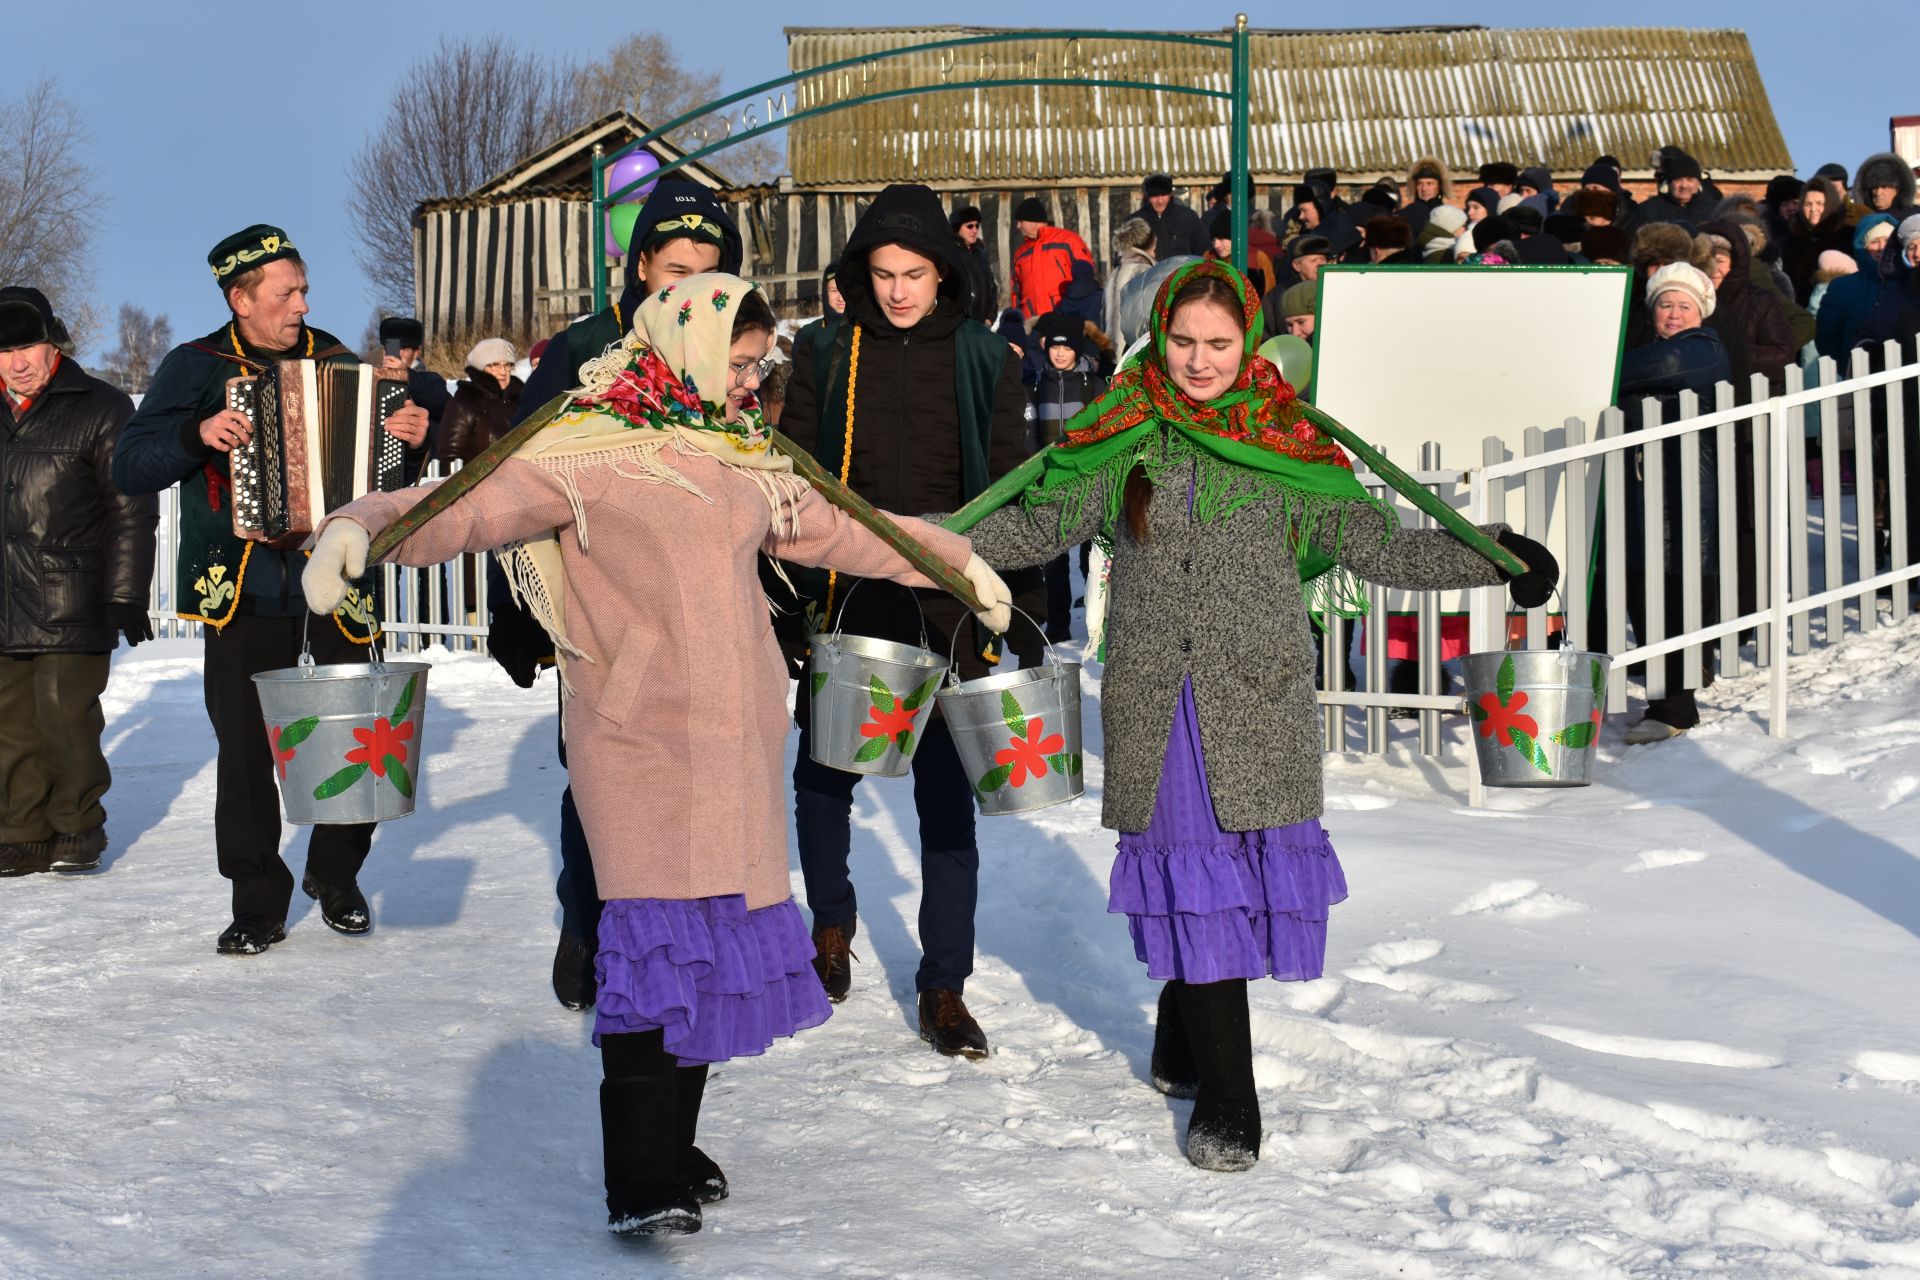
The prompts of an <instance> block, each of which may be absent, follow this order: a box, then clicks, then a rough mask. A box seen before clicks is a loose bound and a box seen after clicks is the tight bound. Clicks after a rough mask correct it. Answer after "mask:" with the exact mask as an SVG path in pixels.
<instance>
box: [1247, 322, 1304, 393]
mask: <svg viewBox="0 0 1920 1280" xmlns="http://www.w3.org/2000/svg"><path fill="white" fill-rule="evenodd" d="M1260 354H1261V355H1263V356H1265V357H1266V358H1267V359H1269V360H1271V361H1273V363H1274V364H1276V365H1278V366H1279V367H1280V376H1281V377H1283V378H1285V379H1286V380H1287V381H1288V382H1289V383H1290V384H1292V386H1293V387H1294V388H1295V389H1298V390H1304V389H1305V388H1306V385H1307V384H1308V383H1309V382H1311V381H1313V347H1312V346H1311V345H1309V344H1308V342H1307V340H1306V339H1305V338H1296V337H1294V336H1293V335H1292V334H1290V333H1283V334H1281V335H1280V336H1279V337H1277V338H1268V339H1267V340H1266V341H1265V342H1263V343H1261V344H1260Z"/></svg>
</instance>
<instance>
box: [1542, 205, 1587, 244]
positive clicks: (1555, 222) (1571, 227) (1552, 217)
mask: <svg viewBox="0 0 1920 1280" xmlns="http://www.w3.org/2000/svg"><path fill="white" fill-rule="evenodd" d="M1586 229H1587V224H1586V223H1584V222H1582V221H1580V219H1578V218H1575V217H1572V216H1570V215H1568V214H1564V213H1550V214H1548V215H1547V218H1546V221H1545V222H1543V223H1541V224H1540V230H1542V231H1543V232H1545V233H1546V234H1547V235H1550V236H1552V237H1553V238H1554V239H1555V240H1558V241H1559V242H1560V243H1561V244H1564V245H1567V246H1569V247H1570V248H1578V247H1579V245H1580V237H1581V235H1582V234H1584V233H1585V232H1586Z"/></svg>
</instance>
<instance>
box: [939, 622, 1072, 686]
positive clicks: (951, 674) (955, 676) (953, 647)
mask: <svg viewBox="0 0 1920 1280" xmlns="http://www.w3.org/2000/svg"><path fill="white" fill-rule="evenodd" d="M1007 607H1008V608H1009V609H1011V610H1013V611H1014V612H1015V613H1017V614H1019V615H1020V616H1021V617H1023V618H1025V619H1026V620H1027V625H1028V626H1030V627H1032V628H1033V629H1034V630H1035V631H1038V632H1039V633H1040V642H1041V643H1042V644H1044V645H1046V646H1047V665H1048V666H1050V667H1054V668H1056V669H1057V668H1058V667H1059V666H1060V658H1059V655H1058V654H1056V653H1055V652H1054V648H1053V641H1051V640H1049V639H1047V629H1046V628H1045V627H1043V626H1041V625H1040V624H1039V623H1038V622H1037V621H1035V620H1034V616H1033V615H1032V614H1030V613H1028V612H1027V611H1026V610H1025V609H1022V608H1021V607H1020V606H1019V605H1017V604H1014V603H1012V602H1011V601H1009V602H1008V604H1007ZM972 621H973V615H972V614H971V613H967V614H962V615H961V617H960V621H959V622H958V623H957V624H955V626H954V628H953V634H952V635H950V636H948V637H947V687H948V688H949V689H951V688H953V687H954V686H955V685H957V684H959V683H960V628H961V627H964V626H966V625H967V624H968V623H969V622H972Z"/></svg>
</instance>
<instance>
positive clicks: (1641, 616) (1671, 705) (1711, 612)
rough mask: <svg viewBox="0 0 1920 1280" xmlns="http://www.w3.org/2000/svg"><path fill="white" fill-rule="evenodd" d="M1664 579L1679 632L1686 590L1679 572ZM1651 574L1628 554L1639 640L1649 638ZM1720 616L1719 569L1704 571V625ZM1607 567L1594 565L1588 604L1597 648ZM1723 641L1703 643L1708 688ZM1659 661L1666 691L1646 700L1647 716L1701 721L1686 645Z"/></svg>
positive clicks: (1630, 614)
mask: <svg viewBox="0 0 1920 1280" xmlns="http://www.w3.org/2000/svg"><path fill="white" fill-rule="evenodd" d="M1661 578H1662V582H1661V584H1660V585H1659V586H1657V587H1656V588H1655V589H1656V590H1658V591H1660V592H1662V593H1663V595H1664V596H1665V599H1666V606H1665V607H1666V615H1665V617H1666V627H1665V630H1666V633H1667V634H1668V635H1670V636H1671V635H1678V634H1679V633H1680V632H1681V631H1682V630H1684V623H1683V622H1682V618H1683V617H1684V613H1683V611H1684V609H1685V608H1686V592H1685V590H1684V589H1683V583H1682V581H1681V577H1680V575H1679V574H1678V573H1666V574H1662V575H1661ZM1647 585H1648V584H1647V575H1646V572H1645V570H1644V569H1643V568H1642V567H1641V562H1640V561H1638V560H1637V559H1629V562H1628V566H1627V622H1628V624H1629V625H1630V626H1631V627H1632V628H1633V635H1634V640H1635V643H1637V644H1647V643H1649V639H1650V638H1649V635H1648V630H1649V628H1648V626H1647ZM1719 620H1720V575H1719V574H1717V573H1712V574H1709V573H1703V574H1701V575H1700V625H1701V626H1711V625H1712V624H1713V623H1716V622H1718V621H1719ZM1608 625H1609V623H1608V619H1607V568H1606V565H1604V564H1602V565H1600V566H1599V567H1598V568H1597V569H1595V571H1594V575H1593V596H1592V600H1591V603H1590V604H1589V606H1588V610H1587V647H1588V648H1589V649H1592V650H1595V651H1596V652H1605V650H1606V647H1607V627H1608ZM1719 653H1720V646H1719V643H1718V642H1717V641H1708V642H1707V643H1706V644H1703V645H1701V646H1700V683H1699V685H1698V686H1697V687H1698V688H1701V689H1705V688H1707V687H1708V686H1710V685H1712V684H1713V674H1714V664H1715V662H1716V661H1717V660H1718V657H1719ZM1654 661H1655V662H1664V663H1665V664H1666V675H1667V692H1666V696H1665V697H1662V698H1649V699H1648V700H1647V716H1648V718H1650V719H1653V720H1658V721H1661V722H1662V723H1664V724H1670V725H1672V726H1673V727H1674V728H1676V729H1691V728H1693V727H1694V726H1695V725H1697V724H1699V723H1700V708H1699V707H1698V705H1696V702H1695V700H1694V696H1693V695H1694V689H1693V688H1690V687H1688V685H1687V680H1686V651H1685V650H1684V649H1681V650H1676V651H1675V652H1673V653H1670V654H1668V655H1667V656H1666V657H1664V658H1655V659H1654Z"/></svg>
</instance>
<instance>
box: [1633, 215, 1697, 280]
mask: <svg viewBox="0 0 1920 1280" xmlns="http://www.w3.org/2000/svg"><path fill="white" fill-rule="evenodd" d="M1691 261H1693V233H1692V232H1690V231H1688V230H1687V228H1685V227H1683V226H1679V225H1678V224H1676V223H1672V222H1650V223H1648V224H1647V225H1646V226H1644V227H1641V228H1640V229H1639V230H1638V231H1636V232H1634V235H1633V265H1634V267H1635V268H1636V269H1640V268H1644V267H1647V266H1650V265H1651V264H1653V263H1656V262H1691Z"/></svg>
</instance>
